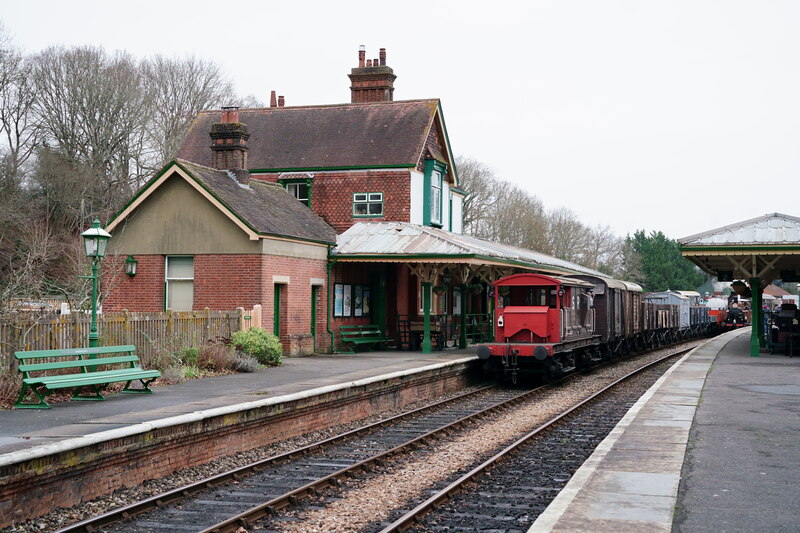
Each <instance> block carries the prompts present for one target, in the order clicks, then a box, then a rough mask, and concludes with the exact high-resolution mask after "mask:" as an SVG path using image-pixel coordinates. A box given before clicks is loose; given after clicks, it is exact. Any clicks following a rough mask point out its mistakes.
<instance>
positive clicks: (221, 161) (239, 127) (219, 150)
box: [209, 107, 250, 185]
mask: <svg viewBox="0 0 800 533" xmlns="http://www.w3.org/2000/svg"><path fill="white" fill-rule="evenodd" d="M209 135H210V136H211V151H212V152H214V168H216V169H218V170H230V171H232V172H233V173H234V174H235V175H236V177H237V179H238V181H239V183H241V184H243V185H247V184H248V183H249V182H250V173H249V172H248V171H247V150H248V148H247V140H248V139H249V138H250V134H249V133H248V132H247V124H242V123H241V122H239V108H238V107H223V108H222V121H221V122H215V123H213V124H211V133H209Z"/></svg>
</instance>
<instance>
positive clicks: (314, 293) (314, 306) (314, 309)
mask: <svg viewBox="0 0 800 533" xmlns="http://www.w3.org/2000/svg"><path fill="white" fill-rule="evenodd" d="M318 291H319V285H312V286H311V338H312V340H313V343H314V346H313V348H312V351H313V352H315V353H316V351H317V292H318Z"/></svg>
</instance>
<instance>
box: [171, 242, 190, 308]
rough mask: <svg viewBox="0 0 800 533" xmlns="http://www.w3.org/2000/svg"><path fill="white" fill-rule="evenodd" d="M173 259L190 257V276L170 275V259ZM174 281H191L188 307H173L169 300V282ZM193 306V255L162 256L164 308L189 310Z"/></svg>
mask: <svg viewBox="0 0 800 533" xmlns="http://www.w3.org/2000/svg"><path fill="white" fill-rule="evenodd" d="M173 259H191V260H192V275H191V277H185V276H183V277H178V276H174V277H170V275H169V270H170V268H169V267H170V260H173ZM175 282H191V283H192V301H191V305H190V308H189V309H174V308H173V307H172V303H173V302H171V301H170V292H171V291H170V284H171V283H175ZM192 307H194V256H191V255H168V256H166V257H165V258H164V309H172V310H173V311H191V310H192Z"/></svg>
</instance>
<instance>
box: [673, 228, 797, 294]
mask: <svg viewBox="0 0 800 533" xmlns="http://www.w3.org/2000/svg"><path fill="white" fill-rule="evenodd" d="M678 243H679V244H680V247H681V254H683V256H684V257H686V258H687V259H689V260H690V261H692V262H693V263H695V264H696V265H697V266H699V267H700V268H701V269H702V270H704V271H705V272H707V273H709V274H711V275H713V276H720V273H723V272H732V274H733V279H749V278H756V277H757V278H760V279H761V283H762V285H765V284H766V283H768V282H770V281H772V280H774V279H777V278H779V277H781V275H782V273H784V274H787V273H798V274H800V218H798V217H793V216H789V215H784V214H781V213H772V214H768V215H764V216H762V217H758V218H753V219H750V220H745V221H743V222H738V223H736V224H730V225H728V226H723V227H720V228H717V229H713V230H709V231H706V232H703V233H698V234H696V235H690V236H688V237H683V238H681V239H678Z"/></svg>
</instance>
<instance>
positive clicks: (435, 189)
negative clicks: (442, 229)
mask: <svg viewBox="0 0 800 533" xmlns="http://www.w3.org/2000/svg"><path fill="white" fill-rule="evenodd" d="M431 224H438V225H440V226H441V225H442V174H441V173H440V172H439V171H438V170H434V171H433V172H431Z"/></svg>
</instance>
